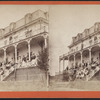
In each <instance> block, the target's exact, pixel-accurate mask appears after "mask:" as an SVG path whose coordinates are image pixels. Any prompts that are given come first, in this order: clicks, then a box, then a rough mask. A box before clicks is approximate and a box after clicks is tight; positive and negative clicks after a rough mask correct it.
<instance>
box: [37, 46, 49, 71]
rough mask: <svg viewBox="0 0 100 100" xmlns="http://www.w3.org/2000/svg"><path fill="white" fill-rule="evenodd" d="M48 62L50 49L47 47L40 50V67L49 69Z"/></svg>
mask: <svg viewBox="0 0 100 100" xmlns="http://www.w3.org/2000/svg"><path fill="white" fill-rule="evenodd" d="M48 62H49V53H48V49H47V48H46V49H44V50H41V51H40V52H39V56H38V67H39V68H40V69H43V70H45V71H48V68H49V65H48Z"/></svg>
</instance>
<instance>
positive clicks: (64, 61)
mask: <svg viewBox="0 0 100 100" xmlns="http://www.w3.org/2000/svg"><path fill="white" fill-rule="evenodd" d="M64 68H65V58H64V57H63V71H64Z"/></svg>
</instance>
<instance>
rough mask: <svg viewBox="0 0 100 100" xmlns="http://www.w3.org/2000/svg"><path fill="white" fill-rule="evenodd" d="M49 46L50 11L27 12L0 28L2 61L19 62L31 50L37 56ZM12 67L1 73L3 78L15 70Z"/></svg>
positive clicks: (0, 60) (0, 58) (0, 61)
mask: <svg viewBox="0 0 100 100" xmlns="http://www.w3.org/2000/svg"><path fill="white" fill-rule="evenodd" d="M47 46H48V13H47V12H44V11H41V10H37V11H35V12H33V13H28V14H26V15H25V16H24V17H23V18H22V19H20V20H18V21H17V22H12V23H10V25H9V26H7V27H6V28H3V29H0V63H2V64H4V63H5V62H6V61H11V60H12V59H13V60H14V62H15V63H18V60H19V58H21V59H22V57H23V56H27V53H28V54H29V61H30V56H31V52H33V53H34V54H35V55H36V56H38V53H39V52H40V51H41V50H43V49H44V48H47ZM13 70H14V68H11V69H10V70H9V72H7V74H5V75H1V80H4V79H5V78H6V77H8V76H9V75H10V73H11V72H13Z"/></svg>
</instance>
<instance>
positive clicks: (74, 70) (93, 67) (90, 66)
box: [63, 57, 100, 81]
mask: <svg viewBox="0 0 100 100" xmlns="http://www.w3.org/2000/svg"><path fill="white" fill-rule="evenodd" d="M99 69H100V63H99V59H98V57H97V59H96V60H94V59H93V58H92V59H91V63H89V62H85V61H84V60H83V61H82V64H77V63H76V65H75V67H66V69H65V70H64V73H63V75H64V80H67V81H74V80H76V79H82V80H87V78H88V76H90V74H91V73H92V74H95V72H96V71H98V70H99Z"/></svg>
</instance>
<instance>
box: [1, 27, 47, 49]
mask: <svg viewBox="0 0 100 100" xmlns="http://www.w3.org/2000/svg"><path fill="white" fill-rule="evenodd" d="M44 32H45V33H48V26H44V27H41V28H39V29H37V30H34V31H33V30H27V31H25V32H22V33H20V34H18V33H17V34H16V35H15V36H12V38H11V37H8V38H6V39H5V38H4V39H2V40H0V48H2V47H4V46H7V45H10V44H13V43H15V42H19V41H20V40H24V39H27V38H30V37H33V36H36V35H39V34H41V33H44Z"/></svg>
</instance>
